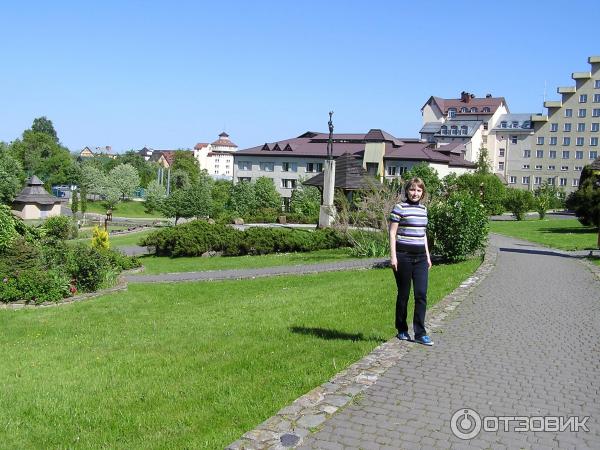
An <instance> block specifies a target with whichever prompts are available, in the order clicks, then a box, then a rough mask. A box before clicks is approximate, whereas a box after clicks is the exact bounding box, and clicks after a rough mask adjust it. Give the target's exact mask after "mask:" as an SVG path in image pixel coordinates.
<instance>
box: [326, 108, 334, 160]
mask: <svg viewBox="0 0 600 450" xmlns="http://www.w3.org/2000/svg"><path fill="white" fill-rule="evenodd" d="M331 116H333V111H329V122H327V125H329V139H328V140H327V159H329V160H332V159H333V120H332V118H331Z"/></svg>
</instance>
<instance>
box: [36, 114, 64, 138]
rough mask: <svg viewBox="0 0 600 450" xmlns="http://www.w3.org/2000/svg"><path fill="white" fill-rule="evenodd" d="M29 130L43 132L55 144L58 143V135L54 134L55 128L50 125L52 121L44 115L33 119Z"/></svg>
mask: <svg viewBox="0 0 600 450" xmlns="http://www.w3.org/2000/svg"><path fill="white" fill-rule="evenodd" d="M31 131H33V132H36V133H44V134H45V135H47V136H50V137H51V138H52V140H53V141H54V143H55V144H58V136H57V134H56V130H55V129H54V125H52V121H51V120H50V119H48V118H47V117H46V116H42V117H37V118H35V119H33V124H32V125H31Z"/></svg>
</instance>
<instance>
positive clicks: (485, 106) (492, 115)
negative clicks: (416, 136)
mask: <svg viewBox="0 0 600 450" xmlns="http://www.w3.org/2000/svg"><path fill="white" fill-rule="evenodd" d="M508 113H509V110H508V106H507V104H506V100H505V99H504V97H492V95H491V94H487V95H486V96H485V97H476V96H475V95H473V94H471V93H469V92H465V91H463V92H461V94H460V98H440V97H435V96H432V97H429V100H427V102H426V103H425V104H424V105H423V107H422V108H421V114H422V116H423V127H422V128H421V131H420V133H421V138H422V139H425V140H426V141H427V142H433V143H435V144H436V145H437V146H438V147H442V146H444V145H447V144H452V143H456V142H460V143H462V144H464V152H465V159H467V160H468V161H472V162H476V161H477V160H478V158H479V150H480V149H481V148H482V147H485V148H487V149H488V154H489V155H494V154H495V153H496V149H495V148H493V143H489V142H488V135H489V131H490V130H491V129H492V128H494V127H495V126H496V124H497V122H498V121H499V118H500V117H501V116H502V115H504V114H508ZM492 162H493V163H495V162H496V161H495V160H492Z"/></svg>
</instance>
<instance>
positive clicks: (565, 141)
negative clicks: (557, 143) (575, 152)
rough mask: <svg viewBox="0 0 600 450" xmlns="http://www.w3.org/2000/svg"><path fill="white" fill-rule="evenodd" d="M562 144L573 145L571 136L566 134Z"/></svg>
mask: <svg viewBox="0 0 600 450" xmlns="http://www.w3.org/2000/svg"><path fill="white" fill-rule="evenodd" d="M562 145H571V138H570V137H566V136H565V137H564V138H563V143H562Z"/></svg>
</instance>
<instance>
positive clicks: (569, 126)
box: [563, 122, 571, 133]
mask: <svg viewBox="0 0 600 450" xmlns="http://www.w3.org/2000/svg"><path fill="white" fill-rule="evenodd" d="M563 130H564V131H566V132H567V133H568V132H569V131H571V124H570V123H569V122H567V123H565V124H564V125H563Z"/></svg>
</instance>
